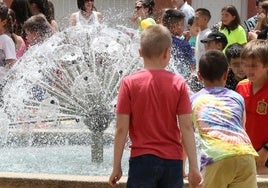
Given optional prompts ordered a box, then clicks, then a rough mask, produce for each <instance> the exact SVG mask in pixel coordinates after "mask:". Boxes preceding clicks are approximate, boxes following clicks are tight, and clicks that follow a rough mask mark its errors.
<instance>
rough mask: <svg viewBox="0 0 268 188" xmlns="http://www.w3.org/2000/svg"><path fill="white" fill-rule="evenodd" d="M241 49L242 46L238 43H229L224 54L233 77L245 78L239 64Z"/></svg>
mask: <svg viewBox="0 0 268 188" xmlns="http://www.w3.org/2000/svg"><path fill="white" fill-rule="evenodd" d="M242 49H243V46H242V45H241V44H238V43H234V44H231V45H230V46H228V47H227V48H226V50H225V55H226V57H227V59H228V63H229V67H230V68H231V70H232V71H233V73H234V75H235V78H238V79H239V80H241V79H244V78H245V76H246V75H245V73H244V71H243V69H242V66H241V57H240V55H241V51H242Z"/></svg>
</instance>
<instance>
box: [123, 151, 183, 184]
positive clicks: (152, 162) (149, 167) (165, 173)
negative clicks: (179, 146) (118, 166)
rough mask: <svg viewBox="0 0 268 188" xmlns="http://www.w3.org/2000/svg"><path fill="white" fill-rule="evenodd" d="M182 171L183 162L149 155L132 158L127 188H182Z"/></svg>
mask: <svg viewBox="0 0 268 188" xmlns="http://www.w3.org/2000/svg"><path fill="white" fill-rule="evenodd" d="M182 169H183V162H182V160H167V159H162V158H160V157H157V156H155V155H149V154H148V155H141V156H138V157H133V158H130V159H129V171H128V180H127V188H163V187H165V188H182V187H183V170H182Z"/></svg>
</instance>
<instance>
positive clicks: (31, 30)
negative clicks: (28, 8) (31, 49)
mask: <svg viewBox="0 0 268 188" xmlns="http://www.w3.org/2000/svg"><path fill="white" fill-rule="evenodd" d="M23 30H24V31H25V33H26V39H27V42H28V43H29V45H30V46H33V45H35V44H38V43H42V42H43V41H44V40H45V39H47V38H48V37H50V36H52V34H53V31H52V29H51V27H50V25H49V23H48V21H47V20H46V17H45V16H44V15H43V14H37V15H34V16H32V17H30V18H29V19H28V20H26V22H25V23H24V25H23Z"/></svg>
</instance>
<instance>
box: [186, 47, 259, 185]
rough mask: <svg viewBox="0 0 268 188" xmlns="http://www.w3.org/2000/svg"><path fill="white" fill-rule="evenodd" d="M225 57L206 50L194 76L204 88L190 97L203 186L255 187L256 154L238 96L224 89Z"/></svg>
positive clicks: (243, 106) (240, 99) (240, 97)
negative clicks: (199, 143)
mask: <svg viewBox="0 0 268 188" xmlns="http://www.w3.org/2000/svg"><path fill="white" fill-rule="evenodd" d="M227 73H228V63H227V59H226V57H225V56H224V55H223V53H221V52H220V51H216V50H211V51H208V52H206V53H205V54H204V55H203V56H202V57H201V59H200V61H199V70H198V77H199V79H200V80H201V81H202V82H203V83H204V85H205V88H203V89H202V90H200V91H199V92H197V93H196V94H194V95H193V96H192V97H191V103H192V110H193V115H192V118H193V123H194V126H195V127H196V128H197V130H198V132H199V135H200V139H201V141H200V142H201V151H202V152H201V170H202V174H203V178H204V187H206V188H212V187H213V188H215V187H229V186H230V187H250V188H255V187H256V188H257V183H256V164H255V157H257V155H258V154H257V153H256V151H255V150H254V148H253V146H252V144H251V141H250V139H249V137H248V135H247V134H246V132H245V130H244V123H245V116H244V115H245V113H244V112H245V105H244V100H243V98H242V96H240V95H239V94H238V93H236V92H235V91H232V90H229V89H227V88H225V87H224V86H225V83H226V78H227Z"/></svg>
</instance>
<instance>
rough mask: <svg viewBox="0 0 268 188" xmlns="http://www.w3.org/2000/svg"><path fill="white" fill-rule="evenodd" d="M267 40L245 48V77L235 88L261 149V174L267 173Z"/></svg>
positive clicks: (248, 128)
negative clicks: (243, 103) (241, 98)
mask: <svg viewBox="0 0 268 188" xmlns="http://www.w3.org/2000/svg"><path fill="white" fill-rule="evenodd" d="M267 54H268V41H267V40H261V39H259V40H252V41H250V42H249V43H247V44H246V45H245V46H244V48H243V50H242V52H241V59H242V61H241V62H242V68H243V71H244V73H245V74H246V76H247V79H246V80H242V81H241V82H239V83H238V85H237V87H236V91H237V92H238V93H239V94H240V95H242V96H243V97H244V100H245V103H246V117H247V121H246V131H247V133H248V135H249V138H250V139H251V142H252V144H253V146H254V149H255V150H256V151H257V152H258V153H259V159H258V161H257V170H258V174H268V126H267V125H268V56H267Z"/></svg>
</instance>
